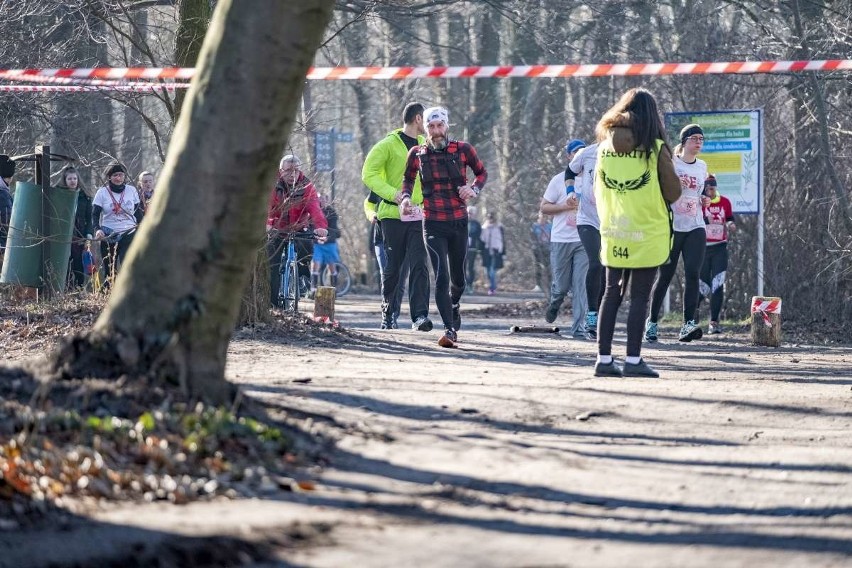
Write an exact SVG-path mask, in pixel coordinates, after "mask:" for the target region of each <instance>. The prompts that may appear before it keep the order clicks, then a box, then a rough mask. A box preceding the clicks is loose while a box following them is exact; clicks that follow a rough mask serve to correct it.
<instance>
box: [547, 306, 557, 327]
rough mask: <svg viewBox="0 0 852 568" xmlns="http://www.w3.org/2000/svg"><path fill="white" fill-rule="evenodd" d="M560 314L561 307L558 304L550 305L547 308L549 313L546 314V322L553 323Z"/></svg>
mask: <svg viewBox="0 0 852 568" xmlns="http://www.w3.org/2000/svg"><path fill="white" fill-rule="evenodd" d="M558 314H559V306H557V305H556V304H552V303H551V304H550V305H548V306H547V311H546V312H544V321H546V322H547V323H553V322H555V321H556V316H557V315H558Z"/></svg>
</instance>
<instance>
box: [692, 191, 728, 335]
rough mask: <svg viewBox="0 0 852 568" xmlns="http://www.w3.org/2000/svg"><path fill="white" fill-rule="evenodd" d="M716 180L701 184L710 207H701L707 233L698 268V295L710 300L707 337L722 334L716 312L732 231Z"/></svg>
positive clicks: (721, 294) (721, 295)
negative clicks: (699, 278)
mask: <svg viewBox="0 0 852 568" xmlns="http://www.w3.org/2000/svg"><path fill="white" fill-rule="evenodd" d="M716 185H717V182H716V177H715V176H713V175H710V176H708V178H707V181H705V182H704V195H705V196H707V197H709V198H710V204H709V205H707V206H705V207H703V208H702V209H703V212H704V222H705V223H707V226H706V227H705V229H706V231H707V249H706V252H705V253H704V264H703V266H702V267H701V282H700V283H699V287H700V290H701V295H700V296H699V298H698V300H699V302H700V301H701V299H702V298H703V297H704V296H707V297H709V298H710V328H709V330H708V331H707V333H708V334H714V333H722V327H721V326H720V325H719V313H720V312H721V311H722V301H723V300H724V299H725V273H726V272H727V270H728V235H729V233H731V232H733V231H734V230H736V227H737V226H736V225H735V224H734V210H733V208H732V207H731V202H730V200H729V199H728V198H727V197H725V196H724V195H722V194H720V193H719V192H718V191H717V189H716Z"/></svg>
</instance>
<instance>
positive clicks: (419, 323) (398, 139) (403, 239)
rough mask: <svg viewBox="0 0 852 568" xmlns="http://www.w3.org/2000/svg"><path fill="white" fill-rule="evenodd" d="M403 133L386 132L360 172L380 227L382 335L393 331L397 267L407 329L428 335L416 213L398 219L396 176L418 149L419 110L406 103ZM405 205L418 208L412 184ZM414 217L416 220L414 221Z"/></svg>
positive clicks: (419, 193) (420, 235)
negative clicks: (383, 253)
mask: <svg viewBox="0 0 852 568" xmlns="http://www.w3.org/2000/svg"><path fill="white" fill-rule="evenodd" d="M402 120H403V127H402V128H398V129H396V130H394V131H393V132H390V133H389V134H388V135H387V136H385V137H384V138H383V139H382V140H380V141H379V142H377V143H376V144H375V145H374V146H373V147H372V148H371V149H370V152H369V153H368V154H367V158H366V159H365V160H364V167H363V169H362V170H361V180H362V181H363V182H364V185H366V186H367V187H368V188H370V191H372V192H373V193H375V194H376V195H377V196H378V197H379V204H378V213H377V216H378V219H379V221H381V225H382V233H383V235H384V240H385V251H386V253H387V257H388V264H387V267H386V269H385V271H384V275H383V278H382V324H381V327H382V329H393V328H395V327H396V321H395V319H394V315H393V303H394V302H393V299H394V295H395V294H396V291H397V287H398V286H401V285H402V282H400V275H401V274H402V272H403V270H402V266H403V263H405V262H406V261H407V264H408V267H409V280H408V299H409V309H410V315H411V321H412V325H411V327H412V329H415V330H420V331H431V330H432V321H431V320H430V319H429V268H428V267H427V264H426V258H427V257H426V244H425V241H424V240H423V213H422V208H416V209H415V211H414V213H413V214H406V215H404V216H402V217H400V210H399V202H400V200H401V199H402V191H401V189H402V176H403V173H404V172H405V164H406V161H407V159H408V151H409V150H411V148H413V147H414V146H418V145H420V144H423V142H424V140H425V139H424V137H423V135H424V134H425V133H426V130H425V128H424V127H423V105H422V104H420V103H409V104H408V105H406V107H405V110H404V111H403V113H402ZM411 203H412V204H414V205H416V206H418V207H420V206H422V205H423V193H422V191H421V189H420V181H419V180H418V181H417V183H416V185H415V187H414V192H413V194H412V196H411ZM418 212H419V215H418Z"/></svg>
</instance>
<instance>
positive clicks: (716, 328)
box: [707, 321, 722, 335]
mask: <svg viewBox="0 0 852 568" xmlns="http://www.w3.org/2000/svg"><path fill="white" fill-rule="evenodd" d="M717 333H722V326H721V325H719V322H717V321H711V322H710V327H709V329H708V330H707V334H708V335H715V334H717Z"/></svg>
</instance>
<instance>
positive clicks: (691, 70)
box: [0, 59, 852, 81]
mask: <svg viewBox="0 0 852 568" xmlns="http://www.w3.org/2000/svg"><path fill="white" fill-rule="evenodd" d="M850 70H852V59H828V60H818V61H727V62H724V61H720V62H716V63H710V62H707V63H601V64H588V65H501V66H478V65H476V66H469V67H313V68H311V69H310V70H309V71H308V75H307V78H308V79H312V80H394V79H427V78H431V79H447V78H478V79H481V78H511V77H550V78H553V77H603V76H639V75H719V74H740V75H742V74H752V73H799V72H802V71H850ZM194 74H195V69H193V68H188V67H187V68H180V67H126V68H120V67H116V68H111V67H100V68H94V69H0V79H6V80H10V81H29V80H31V79H32V78H33V77H36V76H38V77H58V78H66V79H74V80H85V79H103V80H128V79H136V80H140V79H141V80H154V79H171V80H180V79H184V80H188V79H192V77H193V75H194Z"/></svg>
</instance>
